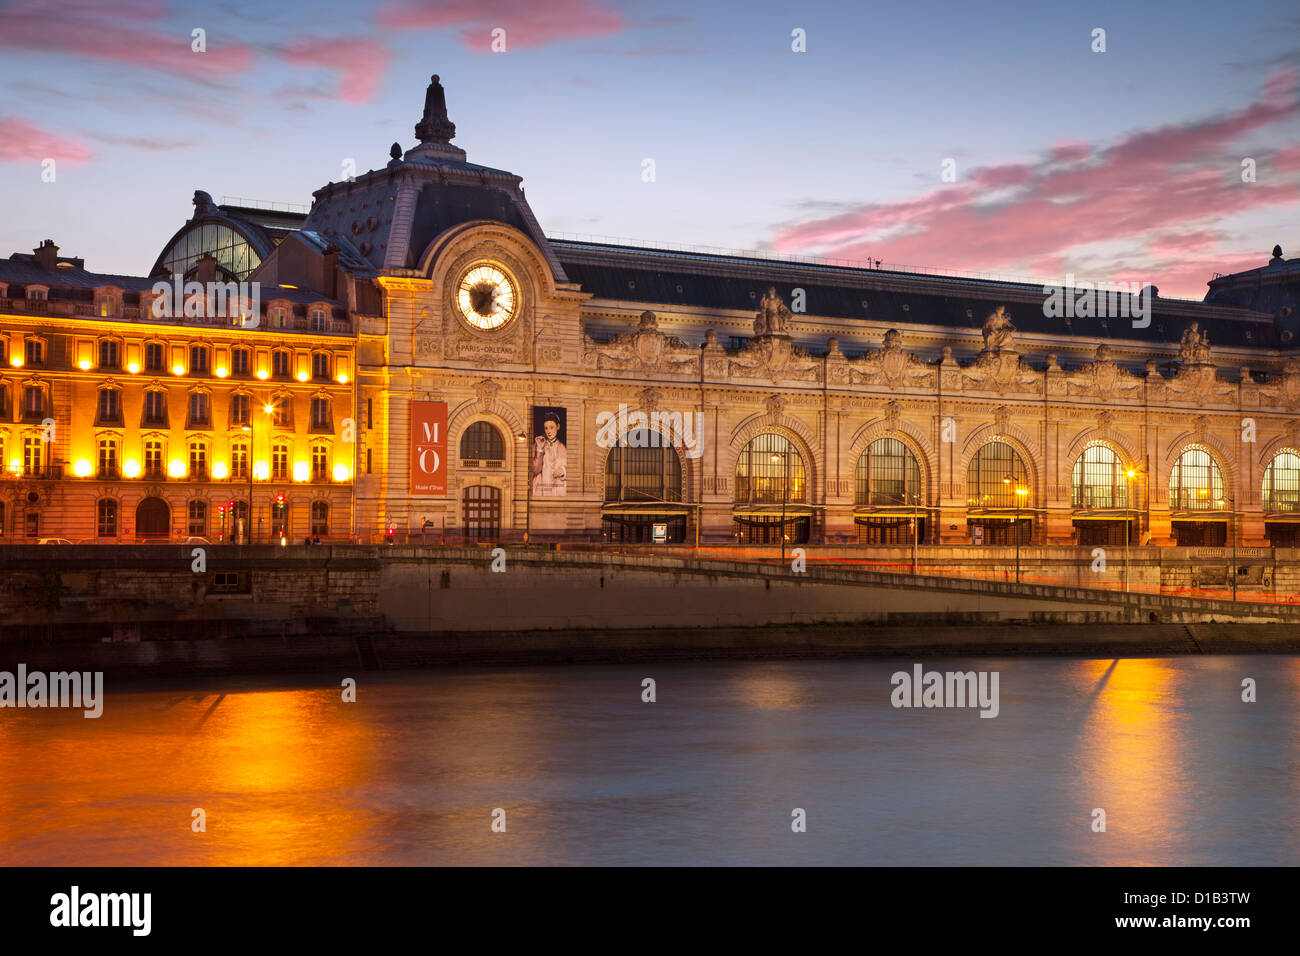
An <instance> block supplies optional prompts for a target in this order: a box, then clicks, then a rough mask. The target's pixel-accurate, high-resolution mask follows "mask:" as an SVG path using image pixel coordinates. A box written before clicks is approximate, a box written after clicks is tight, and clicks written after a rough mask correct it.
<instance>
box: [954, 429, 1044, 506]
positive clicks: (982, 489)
mask: <svg viewBox="0 0 1300 956" xmlns="http://www.w3.org/2000/svg"><path fill="white" fill-rule="evenodd" d="M1007 479H1010V480H1009V481H1008V480H1007ZM1028 487H1029V473H1028V471H1027V470H1026V469H1025V463H1024V461H1023V460H1021V458H1020V455H1019V454H1017V453H1016V450H1015V449H1014V448H1012V447H1011V446H1010V445H1008V444H1007V443H1006V442H1001V441H991V442H989V443H988V444H986V445H984V446H983V447H981V448H980V450H979V451H977V452H976V453H975V457H974V458H972V459H971V461H970V467H969V468H968V469H967V470H966V499H967V504H968V505H969V506H970V507H971V508H974V509H977V510H982V509H986V508H1014V507H1016V499H1017V495H1016V489H1017V488H1028ZM1018 497H1019V498H1020V506H1021V507H1024V506H1025V505H1027V504H1028V503H1029V495H1020V496H1018Z"/></svg>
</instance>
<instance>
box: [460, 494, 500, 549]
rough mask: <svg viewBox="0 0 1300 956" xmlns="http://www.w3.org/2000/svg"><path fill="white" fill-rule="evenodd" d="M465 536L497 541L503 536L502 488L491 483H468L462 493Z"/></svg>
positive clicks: (477, 539)
mask: <svg viewBox="0 0 1300 956" xmlns="http://www.w3.org/2000/svg"><path fill="white" fill-rule="evenodd" d="M461 504H462V507H463V519H462V520H463V525H464V528H465V537H466V538H470V539H473V540H475V541H496V540H497V539H498V538H500V537H501V489H500V488H493V487H492V486H491V485H466V486H465V490H464V492H463V493H462V495H461Z"/></svg>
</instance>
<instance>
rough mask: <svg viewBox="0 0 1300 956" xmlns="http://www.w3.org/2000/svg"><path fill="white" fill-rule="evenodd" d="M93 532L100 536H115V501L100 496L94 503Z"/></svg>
mask: <svg viewBox="0 0 1300 956" xmlns="http://www.w3.org/2000/svg"><path fill="white" fill-rule="evenodd" d="M95 534H96V535H97V536H98V537H101V538H116V537H117V502H116V501H114V500H113V499H112V498H100V499H99V502H98V503H97V504H96V505H95Z"/></svg>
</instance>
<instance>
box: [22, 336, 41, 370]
mask: <svg viewBox="0 0 1300 956" xmlns="http://www.w3.org/2000/svg"><path fill="white" fill-rule="evenodd" d="M24 354H25V361H26V362H27V364H28V365H44V364H45V343H44V342H42V341H41V340H40V339H28V340H27V341H26V342H25V343H24Z"/></svg>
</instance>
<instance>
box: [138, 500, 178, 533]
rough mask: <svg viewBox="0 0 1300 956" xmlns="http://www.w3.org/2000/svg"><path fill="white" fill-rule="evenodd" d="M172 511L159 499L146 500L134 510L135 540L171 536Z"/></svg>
mask: <svg viewBox="0 0 1300 956" xmlns="http://www.w3.org/2000/svg"><path fill="white" fill-rule="evenodd" d="M171 529H172V509H171V508H170V507H168V505H167V502H165V501H163V500H162V499H161V498H146V499H144V501H142V502H140V504H139V505H138V506H137V507H136V509H135V535H136V537H137V538H166V537H167V536H168V535H170V534H171Z"/></svg>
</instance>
